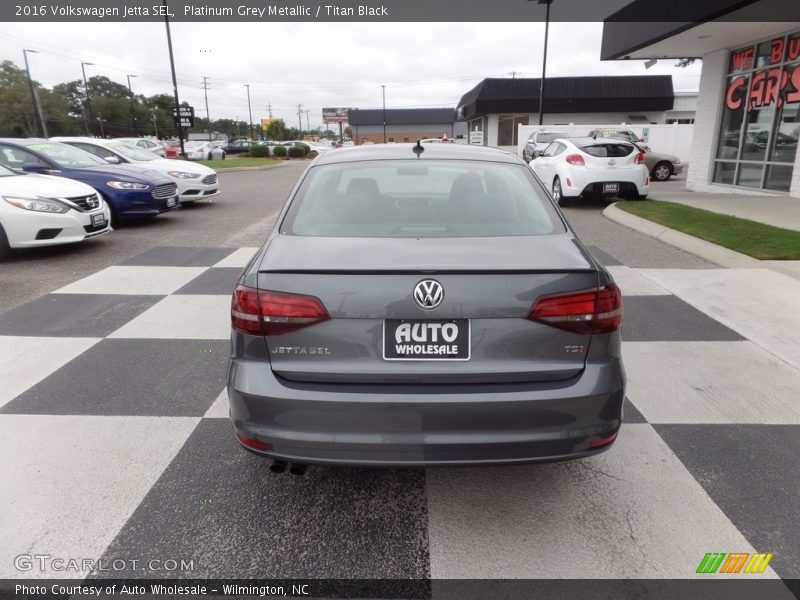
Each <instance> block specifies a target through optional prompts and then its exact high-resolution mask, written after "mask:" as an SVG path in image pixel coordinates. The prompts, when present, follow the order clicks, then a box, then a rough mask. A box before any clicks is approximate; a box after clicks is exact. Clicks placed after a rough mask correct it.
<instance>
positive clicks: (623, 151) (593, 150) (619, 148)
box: [581, 144, 633, 157]
mask: <svg viewBox="0 0 800 600" xmlns="http://www.w3.org/2000/svg"><path fill="white" fill-rule="evenodd" d="M581 150H583V151H584V152H586V154H591V155H592V156H600V157H606V156H610V157H620V156H628V154H630V153H631V152H633V146H632V145H631V144H591V145H589V146H582V147H581Z"/></svg>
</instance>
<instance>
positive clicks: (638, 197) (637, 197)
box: [632, 194, 647, 200]
mask: <svg viewBox="0 0 800 600" xmlns="http://www.w3.org/2000/svg"><path fill="white" fill-rule="evenodd" d="M632 199H633V200H647V194H634V195H633V198H632Z"/></svg>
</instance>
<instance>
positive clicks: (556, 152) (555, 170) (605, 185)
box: [529, 138, 650, 206]
mask: <svg viewBox="0 0 800 600" xmlns="http://www.w3.org/2000/svg"><path fill="white" fill-rule="evenodd" d="M529 164H530V167H531V169H533V172H534V173H536V175H537V176H538V177H539V179H541V181H542V183H544V185H545V187H547V188H549V189H550V190H551V191H552V193H553V199H554V200H556V201H557V202H558V203H559V204H560V205H561V206H567V205H569V204H570V203H571V202H572V201H573V200H575V199H577V198H580V197H583V198H585V197H587V196H620V197H623V198H630V199H634V200H644V199H645V198H647V193H648V192H649V191H650V174H649V173H648V171H647V167H646V166H645V162H644V152H642V151H641V150H640V149H639V148H637V147H636V146H635V145H634V144H631V143H630V142H625V141H622V140H618V139H608V138H600V139H593V138H570V139H564V138H561V139H557V140H554V141H553V142H552V143H551V144H550V145H549V146H547V148H545V150H544V152H542V154H541V155H540V156H538V157H537V158H534V159H533V160H532V161H530V163H529Z"/></svg>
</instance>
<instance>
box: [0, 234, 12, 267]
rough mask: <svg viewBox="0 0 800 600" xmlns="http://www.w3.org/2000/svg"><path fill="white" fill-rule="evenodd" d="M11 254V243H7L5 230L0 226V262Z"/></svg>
mask: <svg viewBox="0 0 800 600" xmlns="http://www.w3.org/2000/svg"><path fill="white" fill-rule="evenodd" d="M9 256H11V245H10V244H9V243H8V237H7V236H6V231H5V229H3V227H2V226H0V262H2V261H4V260H6V259H7V258H8V257H9Z"/></svg>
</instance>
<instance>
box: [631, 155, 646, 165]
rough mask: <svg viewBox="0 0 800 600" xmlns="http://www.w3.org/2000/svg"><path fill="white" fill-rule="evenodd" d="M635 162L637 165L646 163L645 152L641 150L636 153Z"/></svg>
mask: <svg viewBox="0 0 800 600" xmlns="http://www.w3.org/2000/svg"><path fill="white" fill-rule="evenodd" d="M633 164H635V165H643V164H644V152H639V153H637V154H636V156H634V157H633Z"/></svg>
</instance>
